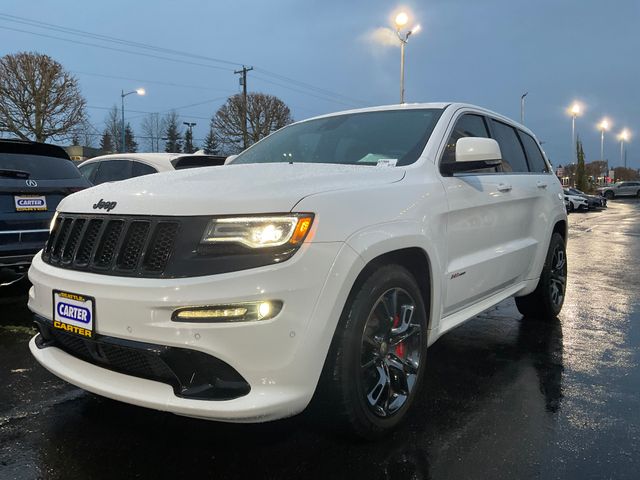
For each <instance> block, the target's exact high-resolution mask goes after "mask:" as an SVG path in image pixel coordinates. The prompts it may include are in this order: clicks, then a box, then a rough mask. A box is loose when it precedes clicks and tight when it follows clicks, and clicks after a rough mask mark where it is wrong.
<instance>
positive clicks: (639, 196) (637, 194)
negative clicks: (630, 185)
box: [636, 190, 640, 198]
mask: <svg viewBox="0 0 640 480" xmlns="http://www.w3.org/2000/svg"><path fill="white" fill-rule="evenodd" d="M636 197H638V198H640V190H638V191H637V192H636Z"/></svg>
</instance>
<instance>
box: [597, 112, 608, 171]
mask: <svg viewBox="0 0 640 480" xmlns="http://www.w3.org/2000/svg"><path fill="white" fill-rule="evenodd" d="M610 128H611V123H610V122H609V119H607V118H603V119H602V121H601V122H600V123H599V124H598V129H599V130H600V160H602V161H603V162H605V165H606V167H605V168H606V171H605V174H604V183H607V180H606V178H607V177H608V176H609V162H608V161H606V160H605V159H604V132H606V131H607V130H609V129H610Z"/></svg>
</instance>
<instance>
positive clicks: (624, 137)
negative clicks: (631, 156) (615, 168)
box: [618, 128, 629, 168]
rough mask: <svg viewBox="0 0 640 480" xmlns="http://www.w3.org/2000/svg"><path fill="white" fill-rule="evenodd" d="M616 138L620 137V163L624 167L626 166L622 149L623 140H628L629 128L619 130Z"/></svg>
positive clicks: (625, 157) (625, 158)
mask: <svg viewBox="0 0 640 480" xmlns="http://www.w3.org/2000/svg"><path fill="white" fill-rule="evenodd" d="M618 139H620V164H621V165H624V168H627V156H626V155H625V151H624V142H626V141H627V140H629V130H627V129H626V128H625V129H624V130H622V131H621V132H620V135H618Z"/></svg>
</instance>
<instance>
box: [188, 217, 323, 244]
mask: <svg viewBox="0 0 640 480" xmlns="http://www.w3.org/2000/svg"><path fill="white" fill-rule="evenodd" d="M312 222H313V214H310V213H299V214H286V215H264V216H251V217H248V216H247V217H220V218H214V219H212V220H211V221H210V222H209V224H208V225H207V228H206V229H205V231H204V235H203V236H202V240H201V243H203V244H205V245H211V244H216V243H227V244H229V243H235V244H240V245H244V246H245V247H249V248H267V247H279V246H282V245H291V246H297V245H299V244H301V243H302V242H303V241H304V239H305V238H306V236H307V234H308V233H309V230H310V229H311V223H312Z"/></svg>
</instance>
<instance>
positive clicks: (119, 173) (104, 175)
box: [93, 160, 131, 185]
mask: <svg viewBox="0 0 640 480" xmlns="http://www.w3.org/2000/svg"><path fill="white" fill-rule="evenodd" d="M127 178H131V162H130V161H129V160H106V161H104V162H100V167H99V168H98V171H97V172H96V176H95V180H94V182H93V183H94V184H96V185H100V184H101V183H105V182H117V181H118V180H126V179H127Z"/></svg>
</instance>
